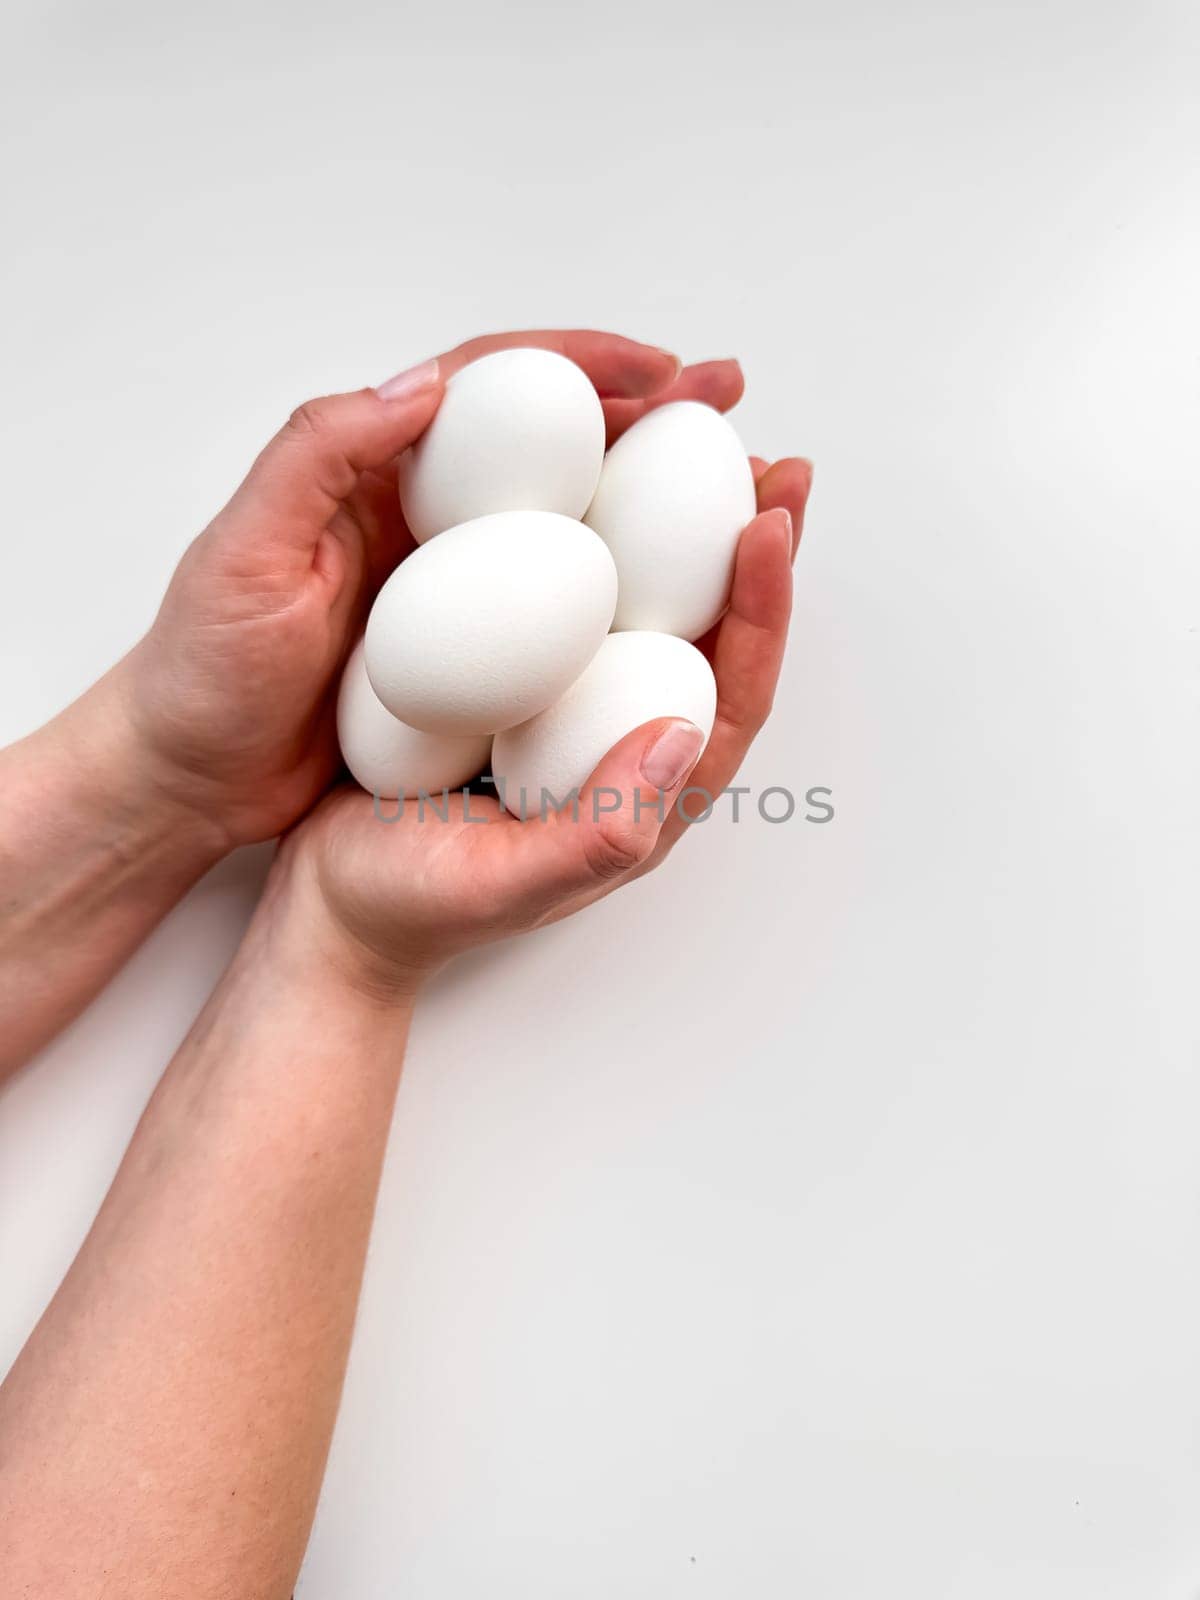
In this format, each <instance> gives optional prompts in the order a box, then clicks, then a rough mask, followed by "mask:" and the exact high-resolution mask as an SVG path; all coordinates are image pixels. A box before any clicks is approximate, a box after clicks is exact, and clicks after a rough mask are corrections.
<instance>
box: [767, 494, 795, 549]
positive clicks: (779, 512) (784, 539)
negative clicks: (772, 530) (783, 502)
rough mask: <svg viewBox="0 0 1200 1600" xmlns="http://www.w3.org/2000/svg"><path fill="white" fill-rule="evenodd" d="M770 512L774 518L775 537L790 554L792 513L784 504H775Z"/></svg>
mask: <svg viewBox="0 0 1200 1600" xmlns="http://www.w3.org/2000/svg"><path fill="white" fill-rule="evenodd" d="M771 514H772V516H773V517H774V518H775V527H776V534H775V537H776V538H777V539H778V540H779V542H780V544H781V545H783V546H784V548H785V549H786V550H787V553H788V555H789V556H790V555H791V553H792V513H791V512H790V511H789V510H788V508H787V507H786V506H776V507H775V509H774V511H773V512H772V513H771Z"/></svg>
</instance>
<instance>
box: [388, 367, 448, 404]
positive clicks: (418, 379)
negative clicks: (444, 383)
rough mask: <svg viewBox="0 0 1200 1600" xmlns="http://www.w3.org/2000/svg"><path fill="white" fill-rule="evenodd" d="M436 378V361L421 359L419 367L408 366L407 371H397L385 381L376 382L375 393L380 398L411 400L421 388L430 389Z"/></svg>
mask: <svg viewBox="0 0 1200 1600" xmlns="http://www.w3.org/2000/svg"><path fill="white" fill-rule="evenodd" d="M437 380H438V364H437V362H436V361H423V362H422V363H421V365H420V366H419V367H410V368H409V370H408V371H407V372H398V373H397V374H396V376H395V377H394V378H389V379H388V380H387V382H386V383H380V384H377V385H376V387H375V393H376V394H377V395H378V396H379V398H380V399H381V400H411V399H412V397H413V396H414V395H416V394H420V393H421V391H422V390H423V389H432V388H433V386H434V384H435V383H436V382H437Z"/></svg>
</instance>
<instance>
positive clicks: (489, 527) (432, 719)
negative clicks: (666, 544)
mask: <svg viewBox="0 0 1200 1600" xmlns="http://www.w3.org/2000/svg"><path fill="white" fill-rule="evenodd" d="M616 603H617V572H616V568H615V567H614V566H613V560H612V557H611V556H610V555H609V553H608V549H607V547H606V546H605V544H604V542H603V540H601V539H598V538H597V537H596V535H595V534H594V533H593V532H592V531H591V529H590V528H585V527H584V525H583V524H582V523H581V522H574V521H572V520H571V519H570V518H569V517H563V516H559V515H558V514H557V513H556V512H553V511H501V512H497V513H496V514H495V515H494V516H490V517H476V518H475V519H474V520H473V521H471V522H464V523H463V524H462V525H461V526H460V527H457V528H448V529H447V530H446V531H445V533H441V534H439V535H438V537H437V538H436V539H432V540H431V541H430V542H429V543H428V544H425V545H422V546H421V547H420V549H418V550H414V551H413V553H412V555H410V556H409V557H408V559H407V560H406V561H403V562H401V564H400V565H399V566H398V567H397V568H396V570H395V572H393V573H392V576H391V577H390V578H389V579H388V580H387V582H386V583H385V584H384V586H383V588H382V589H381V590H380V591H379V594H378V596H377V597H376V600H375V604H374V606H373V607H372V609H371V615H370V617H369V618H368V620H367V631H366V664H367V676H368V677H369V678H370V680H371V684H372V687H373V688H374V690H375V692H376V694H377V695H378V696H379V698H380V699H381V700H382V701H383V703H384V705H385V706H386V707H387V708H388V710H389V711H391V712H392V713H393V715H395V716H397V717H399V718H400V719H401V721H403V722H407V723H409V724H410V725H411V726H412V727H414V728H421V729H424V730H425V731H426V732H429V733H458V734H461V733H494V732H496V731H497V730H498V729H500V728H511V727H512V726H513V724H514V723H517V722H525V721H526V720H527V719H528V718H529V717H531V716H535V715H536V714H537V713H538V712H539V711H544V710H545V708H546V707H547V706H548V705H550V704H552V703H553V702H554V701H555V700H557V699H558V697H559V695H560V694H562V692H563V690H564V689H566V688H567V686H568V685H569V684H571V683H573V682H574V680H575V679H576V678H577V677H578V676H579V674H580V673H581V672H582V671H583V669H584V667H586V666H587V664H588V662H589V661H590V660H591V659H592V657H593V656H594V655H595V653H596V651H597V650H598V649H599V648H600V644H601V641H602V640H603V638H604V636H605V634H606V633H607V631H608V627H609V624H610V623H611V621H612V615H613V608H614V607H615V605H616Z"/></svg>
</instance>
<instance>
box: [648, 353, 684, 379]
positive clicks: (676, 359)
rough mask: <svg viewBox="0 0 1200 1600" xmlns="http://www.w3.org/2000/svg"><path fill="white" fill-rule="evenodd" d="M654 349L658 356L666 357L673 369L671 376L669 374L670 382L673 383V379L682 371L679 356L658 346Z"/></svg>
mask: <svg viewBox="0 0 1200 1600" xmlns="http://www.w3.org/2000/svg"><path fill="white" fill-rule="evenodd" d="M655 349H656V350H658V353H659V355H660V356H666V358H667V360H668V361H669V362H670V363H671V365H672V366H673V367H674V368H675V370H674V372H672V374H671V381H672V383H673V382H674V381H675V379H676V378H677V377H678V376H679V374H680V373H681V372H682V371H683V362H682V360H681V359H680V357H679V356H677V355H676V354H675V352H674V350H663V349H661V348H660V347H659V346H658V345H655Z"/></svg>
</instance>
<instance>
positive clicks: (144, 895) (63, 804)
mask: <svg viewBox="0 0 1200 1600" xmlns="http://www.w3.org/2000/svg"><path fill="white" fill-rule="evenodd" d="M121 670H122V669H121V668H117V669H114V671H113V672H112V673H109V674H108V675H107V676H106V677H105V678H103V679H102V680H101V681H100V682H99V683H98V684H96V685H95V686H94V688H92V689H90V690H89V691H88V693H87V694H85V695H84V696H83V697H82V698H81V699H79V700H77V701H76V702H75V703H74V704H73V705H71V706H69V707H68V708H67V709H66V710H65V711H64V712H62V713H61V715H59V716H58V717H56V718H55V719H54V720H53V721H52V722H50V723H48V724H47V725H46V726H45V727H44V728H41V729H39V730H38V731H37V732H36V733H34V734H31V735H30V736H29V738H27V739H23V740H21V741H20V742H19V743H17V744H15V745H11V746H9V748H8V749H6V750H3V751H0V913H2V914H0V1077H3V1076H4V1074H5V1073H6V1072H7V1071H10V1070H11V1069H12V1068H13V1067H15V1066H18V1065H19V1064H20V1063H21V1062H22V1061H24V1060H25V1059H26V1058H27V1057H28V1056H29V1055H31V1054H32V1053H33V1052H34V1051H35V1050H36V1049H38V1047H39V1046H40V1045H42V1044H44V1043H45V1042H46V1040H48V1039H49V1038H51V1037H52V1036H53V1035H54V1034H55V1033H56V1032H57V1031H58V1030H59V1029H60V1028H61V1027H63V1026H64V1025H65V1024H66V1023H67V1022H69V1021H70V1020H71V1018H72V1017H74V1016H75V1015H76V1014H77V1013H78V1012H79V1011H81V1010H82V1009H83V1007H84V1006H85V1005H86V1004H87V1003H88V1001H89V1000H90V999H92V997H93V996H94V995H95V994H96V993H97V992H98V990H99V989H101V988H102V987H103V985H104V984H105V982H106V981H107V980H108V979H109V978H110V977H111V976H112V974H113V973H114V972H115V971H116V970H117V968H118V967H119V966H121V964H122V963H123V962H124V961H125V960H126V959H127V957H128V956H129V955H130V953H131V952H132V951H133V950H135V949H136V948H137V946H138V945H139V944H140V943H141V941H142V940H143V939H144V938H145V937H146V935H147V933H149V931H150V930H151V929H152V928H153V927H154V926H155V924H156V923H157V922H158V921H159V920H160V919H161V918H162V916H163V915H164V914H165V913H166V912H167V911H168V910H169V909H170V908H171V906H172V905H174V904H175V902H176V901H177V900H178V899H179V898H180V897H181V896H182V895H183V894H184V893H186V891H187V890H188V889H189V888H190V887H191V885H192V884H193V883H195V882H196V880H197V879H198V878H199V877H201V876H202V874H203V873H204V872H205V871H206V870H207V869H208V868H209V867H210V866H211V865H213V863H214V862H215V861H216V860H218V859H219V857H220V856H221V854H222V853H223V851H224V849H225V840H224V838H223V835H222V833H221V831H220V829H219V828H218V827H217V826H216V825H215V824H214V823H213V822H212V821H210V820H209V819H207V818H205V817H204V816H203V815H200V814H199V813H197V812H194V811H190V810H188V809H186V808H185V807H183V806H182V805H180V804H179V802H178V800H177V799H175V798H174V797H172V796H171V795H170V794H168V793H167V792H166V790H165V789H164V788H163V786H162V785H161V784H160V783H159V782H158V781H157V775H156V773H155V771H154V769H153V767H152V766H151V764H150V762H149V760H148V758H147V756H146V753H145V751H144V750H143V749H142V747H141V746H140V745H139V742H138V740H137V738H136V736H135V735H134V733H133V731H132V728H131V726H130V723H129V721H128V719H127V717H126V715H125V712H124V706H123V700H122V686H121V678H120V673H121Z"/></svg>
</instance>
